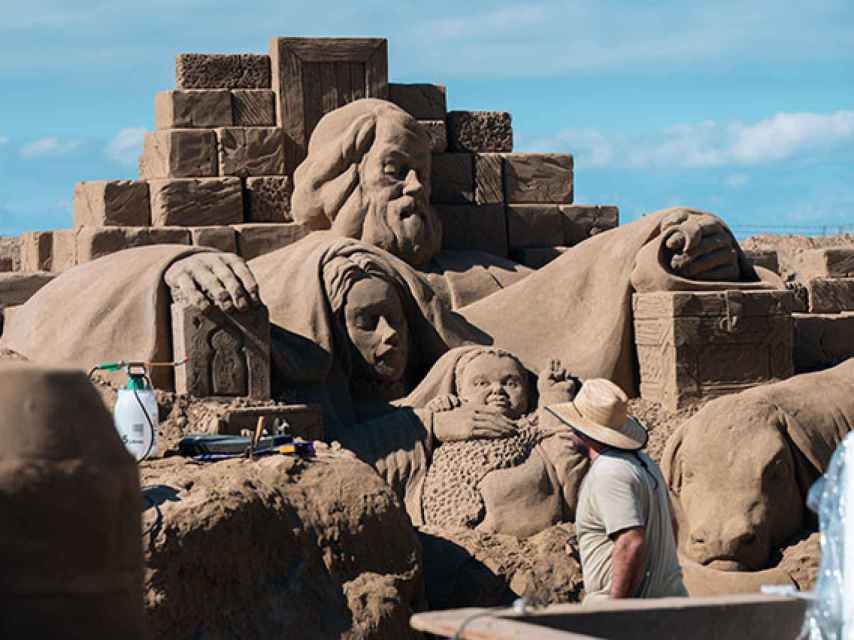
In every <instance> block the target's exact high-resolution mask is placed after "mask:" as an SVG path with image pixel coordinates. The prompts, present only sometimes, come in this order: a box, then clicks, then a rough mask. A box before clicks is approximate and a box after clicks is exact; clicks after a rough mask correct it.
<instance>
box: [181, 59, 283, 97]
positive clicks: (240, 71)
mask: <svg viewBox="0 0 854 640" xmlns="http://www.w3.org/2000/svg"><path fill="white" fill-rule="evenodd" d="M175 84H176V86H177V87H178V88H179V89H269V88H270V58H269V56H265V55H258V54H252V53H238V54H220V53H181V54H178V56H177V58H175Z"/></svg>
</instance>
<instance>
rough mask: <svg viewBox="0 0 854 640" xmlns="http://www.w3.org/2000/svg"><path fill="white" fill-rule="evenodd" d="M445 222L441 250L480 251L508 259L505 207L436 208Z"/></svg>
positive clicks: (462, 206)
mask: <svg viewBox="0 0 854 640" xmlns="http://www.w3.org/2000/svg"><path fill="white" fill-rule="evenodd" d="M435 209H436V211H437V213H438V214H439V218H440V219H441V221H442V247H443V248H445V249H451V250H472V249H473V250H478V251H486V252H488V253H492V254H493V255H496V256H501V257H503V258H506V257H507V219H506V216H505V213H504V207H503V206H501V205H496V204H485V205H436V207H435Z"/></svg>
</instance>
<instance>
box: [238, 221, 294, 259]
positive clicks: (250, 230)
mask: <svg viewBox="0 0 854 640" xmlns="http://www.w3.org/2000/svg"><path fill="white" fill-rule="evenodd" d="M234 229H235V230H236V231H237V252H238V253H239V254H240V256H241V257H242V258H243V259H244V260H251V259H252V258H257V257H258V256H260V255H264V254H265V253H270V252H271V251H275V250H276V249H281V248H282V247H287V246H288V245H291V244H293V243H294V242H296V241H297V240H301V239H302V238H304V237H305V236H307V235H308V234H309V233H310V230H309V229H306V228H305V227H303V226H302V225H300V224H297V223H295V222H288V223H285V224H263V223H259V224H238V225H234Z"/></svg>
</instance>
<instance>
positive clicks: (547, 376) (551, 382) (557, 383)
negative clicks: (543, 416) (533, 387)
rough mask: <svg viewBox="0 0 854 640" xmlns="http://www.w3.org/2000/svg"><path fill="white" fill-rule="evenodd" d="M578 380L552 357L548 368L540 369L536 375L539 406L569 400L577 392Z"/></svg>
mask: <svg viewBox="0 0 854 640" xmlns="http://www.w3.org/2000/svg"><path fill="white" fill-rule="evenodd" d="M578 382H579V381H578V379H577V378H576V377H575V376H573V375H572V374H571V373H569V372H568V371H567V370H566V369H564V368H563V365H561V363H560V360H556V359H553V360H552V361H551V362H550V363H549V366H548V368H547V369H543V370H542V371H540V373H539V375H538V376H537V393H538V394H539V396H540V401H539V403H540V406H541V407H545V406H548V405H550V404H557V403H559V402H569V401H570V400H572V399H573V398H574V397H575V394H576V393H577V392H578Z"/></svg>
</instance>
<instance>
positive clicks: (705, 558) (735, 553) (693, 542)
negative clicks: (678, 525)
mask: <svg viewBox="0 0 854 640" xmlns="http://www.w3.org/2000/svg"><path fill="white" fill-rule="evenodd" d="M761 546H762V545H760V536H759V534H758V532H757V531H756V528H755V526H754V525H752V524H751V523H750V522H749V521H747V520H735V521H733V520H729V521H727V522H723V523H721V524H719V525H712V524H704V525H700V526H696V527H692V528H691V531H690V533H689V535H688V549H687V550H686V551H688V555H689V556H690V557H691V558H693V559H694V560H696V561H697V562H699V563H701V564H706V565H711V566H714V567H715V568H719V569H724V570H739V569H742V570H743V569H748V568H755V567H757V563H759V566H761V562H762V558H761V557H760V556H762V555H767V553H766V552H765V551H763V550H762V548H761Z"/></svg>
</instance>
